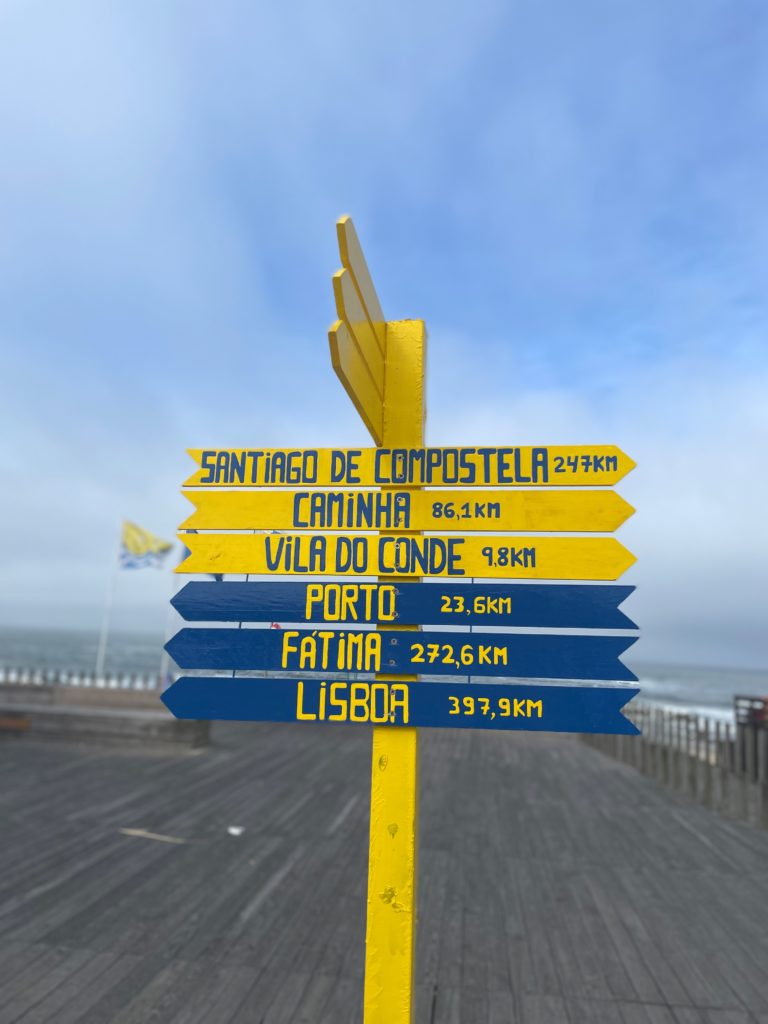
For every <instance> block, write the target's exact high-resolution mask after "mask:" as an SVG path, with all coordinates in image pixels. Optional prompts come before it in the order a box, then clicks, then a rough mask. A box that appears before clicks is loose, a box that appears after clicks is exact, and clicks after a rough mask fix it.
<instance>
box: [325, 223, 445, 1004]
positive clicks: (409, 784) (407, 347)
mask: <svg viewBox="0 0 768 1024" xmlns="http://www.w3.org/2000/svg"><path fill="white" fill-rule="evenodd" d="M337 229H338V236H339V249H340V253H341V261H342V264H343V270H341V271H339V273H338V274H336V275H334V295H335V297H336V308H337V311H338V315H339V320H338V321H337V322H336V323H335V324H334V325H333V327H332V328H331V330H330V332H329V337H330V343H331V360H332V362H333V367H334V369H335V370H336V373H337V374H338V376H339V378H340V380H341V382H342V384H343V385H344V388H345V390H346V391H347V394H348V395H349V397H350V398H351V399H352V402H353V403H354V405H355V408H356V409H357V410H358V412H359V413H360V415H361V417H362V419H363V422H364V423H365V425H366V426H367V427H368V430H369V431H370V433H371V435H372V437H373V439H374V441H375V442H376V444H377V445H379V446H383V447H390V448H420V447H422V446H423V444H424V420H425V411H426V406H425V397H424V375H425V366H426V331H425V329H424V323H423V322H422V321H420V320H400V321H390V322H385V320H384V314H383V313H382V310H381V305H380V303H379V300H378V298H377V296H376V291H375V289H374V287H373V282H372V280H371V276H370V273H369V271H368V267H367V265H366V262H365V257H364V256H363V252H362V249H361V248H360V243H359V241H358V239H357V235H356V233H355V229H354V227H353V225H352V221H351V220H350V218H349V217H342V218H341V220H340V221H339V222H338V225H337ZM387 581H388V582H392V581H393V577H391V576H390V577H388V578H387ZM380 628H382V629H383V628H387V627H386V626H381V627H380ZM395 628H401V629H402V628H403V627H402V626H400V627H395ZM405 628H406V629H407V628H409V627H407V626H406V627H405ZM410 628H412V629H415V628H416V627H415V626H412V627H410ZM382 678H385V679H386V678H387V677H386V676H383V677H382ZM411 678H413V677H411ZM417 773H418V737H417V732H416V729H411V728H398V729H392V728H388V727H386V726H377V727H374V730H373V755H372V763H371V822H370V844H369V853H368V915H367V924H366V937H365V942H366V945H365V996H364V1022H365V1024H411V1021H412V1020H413V954H414V941H415V932H416V854H417V816H418V807H417V782H418V779H417Z"/></svg>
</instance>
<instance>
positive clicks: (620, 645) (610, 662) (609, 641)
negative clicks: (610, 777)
mask: <svg viewBox="0 0 768 1024" xmlns="http://www.w3.org/2000/svg"><path fill="white" fill-rule="evenodd" d="M634 642H635V637H628V636H567V635H565V636H564V635H562V634H547V633H448V632H445V633H436V632H431V633H424V632H418V633H416V632H413V633H410V632H402V631H399V630H397V631H396V630H393V631H390V632H377V631H376V630H372V629H358V630H354V629H343V630H332V629H314V630H299V629H282V630H271V629H216V628H204V627H201V628H197V629H182V630H181V631H180V632H178V633H177V634H176V636H174V637H173V639H171V640H169V641H168V643H167V644H166V645H165V649H166V651H168V653H169V654H170V655H171V657H172V658H173V660H174V661H175V662H176V663H177V664H178V665H179V666H180V667H181V668H186V669H209V668H211V669H266V670H269V671H273V672H333V673H338V672H340V673H343V674H345V673H348V672H384V673H387V674H391V675H396V674H399V673H404V674H419V675H464V676H466V675H484V676H506V677H513V678H518V679H624V680H632V681H634V680H636V679H637V676H636V675H635V674H634V673H633V672H631V671H630V670H629V669H628V668H627V667H626V665H624V664H622V662H620V661H619V655H620V654H622V653H623V652H624V651H626V650H627V648H628V647H630V646H631V645H632V644H633V643H634Z"/></svg>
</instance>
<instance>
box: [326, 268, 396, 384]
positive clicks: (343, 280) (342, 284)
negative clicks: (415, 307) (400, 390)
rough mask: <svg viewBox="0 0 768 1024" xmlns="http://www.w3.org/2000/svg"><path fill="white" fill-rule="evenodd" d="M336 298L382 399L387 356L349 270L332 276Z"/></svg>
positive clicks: (339, 313) (342, 317) (338, 307)
mask: <svg viewBox="0 0 768 1024" xmlns="http://www.w3.org/2000/svg"><path fill="white" fill-rule="evenodd" d="M333 294H334V298H335V299H336V312H337V314H338V317H339V320H342V321H344V323H345V324H346V325H347V327H348V328H349V331H350V333H351V334H352V337H353V339H354V341H355V344H356V345H357V348H358V351H359V352H360V355H361V357H362V360H363V362H364V363H365V366H366V368H367V370H368V373H369V375H370V377H371V380H372V381H373V383H374V384H375V386H376V390H377V392H378V394H379V396H380V397H381V398H383V396H384V355H383V353H382V351H381V349H380V348H379V343H378V341H377V340H376V335H375V334H374V332H373V327H372V326H371V324H370V321H369V320H368V316H367V314H366V312H365V309H364V308H363V304H362V302H361V301H360V296H359V295H358V293H357V289H356V288H355V283H354V281H353V279H352V275H351V274H350V272H349V271H348V270H337V271H336V273H335V274H334V275H333ZM334 369H335V367H334Z"/></svg>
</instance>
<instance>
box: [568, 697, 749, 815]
mask: <svg viewBox="0 0 768 1024" xmlns="http://www.w3.org/2000/svg"><path fill="white" fill-rule="evenodd" d="M764 707H765V702H764V701H763V700H762V698H751V697H750V698H744V697H737V698H736V713H735V715H734V721H733V722H730V721H724V720H718V719H711V718H705V717H704V716H701V715H691V714H688V713H686V712H683V711H674V710H672V709H669V708H662V707H655V706H653V705H650V704H643V703H640V702H635V705H634V706H633V707H632V709H631V710H630V711H628V717H630V718H631V719H632V720H633V721H634V722H635V724H636V725H637V726H638V727H639V729H640V730H641V735H640V736H599V735H585V736H582V737H581V739H582V741H583V742H584V743H586V744H588V745H589V746H591V747H594V748H595V749H596V750H600V751H601V752H602V753H604V754H608V755H609V756H611V757H615V758H616V759H617V760H619V761H623V762H624V763H625V764H628V765H631V766H632V767H633V768H636V769H637V771H639V772H642V774H643V775H649V776H651V777H652V778H654V779H656V780H657V781H658V782H660V783H662V784H663V785H665V786H669V787H670V788H671V789H675V790H677V791H678V792H680V793H683V794H685V795H686V796H687V797H690V798H691V799H693V800H697V801H698V802H699V803H702V804H704V805H705V806H707V807H711V808H713V810H716V811H719V812H721V813H723V814H726V815H729V816H731V817H734V818H738V819H740V820H742V821H748V822H750V823H751V824H753V825H758V826H759V827H761V828H768V722H767V721H766V719H765V718H763V717H762V712H761V709H763V708H764Z"/></svg>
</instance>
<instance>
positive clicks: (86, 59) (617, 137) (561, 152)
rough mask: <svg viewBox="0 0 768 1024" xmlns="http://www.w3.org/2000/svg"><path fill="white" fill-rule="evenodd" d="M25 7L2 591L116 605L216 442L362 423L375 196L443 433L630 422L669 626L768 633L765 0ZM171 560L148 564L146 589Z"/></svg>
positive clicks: (390, 281) (3, 122)
mask: <svg viewBox="0 0 768 1024" xmlns="http://www.w3.org/2000/svg"><path fill="white" fill-rule="evenodd" d="M0 26H1V27H2V31H0V133H2V137H3V139H4V141H5V148H4V158H3V161H2V162H1V163H0V220H2V222H3V225H4V227H3V232H2V235H1V236H0V473H2V475H3V481H4V484H5V488H4V493H3V526H4V533H5V536H6V537H7V538H8V542H7V543H6V544H5V546H4V550H3V554H2V556H1V560H0V570H1V571H2V574H3V591H2V596H1V597H0V601H2V603H1V604H0V616H2V618H4V619H5V620H6V621H29V620H33V621H40V620H41V619H44V620H45V621H46V622H47V623H51V624H53V623H55V622H62V623H63V622H65V621H66V622H67V623H71V622H75V621H77V622H79V623H81V624H84V625H85V624H89V623H93V622H94V621H95V620H96V619H97V618H98V611H99V606H100V603H101V598H102V593H103V588H104V585H105V576H106V574H107V567H108V563H109V560H110V558H111V557H112V553H113V551H114V545H115V541H116V531H117V528H118V523H119V520H120V519H121V518H122V517H123V516H127V517H130V518H134V519H136V520H137V521H138V522H140V523H142V525H145V526H147V527H148V528H150V529H152V530H154V531H155V532H158V533H161V534H166V535H171V534H172V533H173V531H174V529H175V525H176V523H177V522H178V521H180V520H181V518H182V517H183V515H184V504H183V501H182V499H181V498H180V496H179V495H178V489H179V485H180V481H181V480H182V479H183V477H184V476H185V475H186V472H187V460H186V457H185V456H184V449H185V448H186V447H188V446H191V445H195V444H203V445H222V446H223V445H231V444H240V443H243V444H252V445H259V446H267V445H311V444H333V445H343V444H347V443H349V444H360V443H364V442H365V434H364V431H363V430H362V427H361V426H360V424H359V422H358V420H357V417H356V415H355V413H354V411H353V410H352V408H351V406H349V403H348V402H347V400H346V398H345V396H344V395H343V394H342V392H341V390H340V388H339V386H338V384H337V382H336V381H335V380H334V378H333V376H332V373H331V370H330V366H329V361H328V352H327V341H326V337H325V330H326V327H327V325H328V323H329V321H330V320H331V319H332V317H333V308H332V305H333V304H332V299H331V291H330V286H329V276H330V274H331V272H332V271H333V270H334V269H335V267H336V265H337V261H338V257H337V254H336V251H335V240H334V232H333V220H334V219H335V217H336V216H337V215H339V214H340V213H342V212H345V211H348V212H352V213H353V214H354V215H355V217H356V221H357V223H358V227H359V229H360V231H361V235H362V237H363V242H364V245H365V247H366V251H367V253H368V255H369V260H370V263H371V267H372V270H373V273H374V278H375V280H376V282H377V286H378V288H379V291H380V293H381V297H382V299H383V302H384V307H385V310H386V311H387V312H388V314H389V315H390V316H392V317H393V318H397V317H401V316H423V317H425V318H426V319H427V322H428V325H429V327H430V332H431V341H430V346H431V348H430V351H431V358H430V380H431V383H430V404H431V408H430V421H429V422H430V426H429V430H430V440H431V441H432V442H433V443H440V442H441V441H445V442H446V443H448V442H449V443H459V442H460V443H472V442H473V441H485V442H488V443H525V442H526V441H535V442H540V441H545V442H560V443H569V442H570V443H575V442H579V441H608V442H617V443H620V444H621V445H622V446H623V447H625V448H626V450H628V451H629V452H630V453H631V454H632V455H633V456H634V457H636V458H637V460H638V462H639V468H638V470H637V471H635V473H634V474H632V476H631V477H629V478H628V479H627V481H626V483H625V484H622V486H621V488H620V489H621V490H622V492H623V493H624V494H625V495H626V496H627V497H628V498H629V500H631V501H633V502H634V503H635V504H636V505H637V507H638V515H637V516H636V517H635V518H634V519H633V520H632V521H630V523H628V524H627V526H626V527H624V529H623V530H622V537H626V543H627V544H628V546H629V547H631V548H633V549H634V550H635V551H636V553H637V554H638V556H639V563H638V566H637V568H636V569H635V570H633V574H634V578H635V579H636V581H637V582H638V585H639V590H638V594H637V595H636V597H635V598H633V601H634V604H633V606H632V607H633V612H634V614H635V615H636V617H637V618H638V619H640V620H642V621H643V623H644V624H645V625H646V634H647V635H646V638H645V640H644V641H643V645H642V647H641V648H640V650H641V651H642V655H643V657H647V658H649V659H650V658H652V657H660V658H661V657H676V658H679V659H680V660H689V661H695V660H702V661H708V662H710V663H714V662H716V661H727V662H732V663H734V664H736V663H742V664H759V663H761V662H764V659H765V653H766V652H765V648H764V644H765V640H764V637H765V627H764V624H763V622H762V615H761V612H760V608H761V607H762V605H763V604H764V602H763V601H761V589H760V588H761V577H762V575H763V574H764V553H763V549H764V545H763V546H762V547H761V546H760V544H759V541H756V540H755V538H756V536H757V530H758V523H759V517H760V515H761V511H762V509H763V508H765V499H766V493H765V484H764V483H763V482H762V479H761V477H760V474H759V472H758V470H757V469H756V468H755V467H757V466H759V465H760V459H761V457H762V453H763V451H764V447H765V441H766V422H765V414H764V407H765V403H764V400H763V397H762V396H763V394H764V393H765V384H766V367H767V366H768V360H767V359H766V348H765V336H766V326H768V316H767V315H766V303H765V294H766V287H765V285H766V280H765V267H766V266H768V216H766V214H765V212H764V203H763V201H762V191H763V184H762V183H763V182H764V180H765V179H766V176H768V166H767V164H768V158H767V157H766V151H765V147H764V146H762V145H761V142H760V140H761V139H762V138H764V136H765V128H766V124H765V121H766V107H765V103H764V96H765V95H767V94H768V91H767V90H768V82H767V81H766V76H767V74H768V73H767V72H766V68H765V62H764V61H763V60H762V53H763V52H764V50H765V43H766V33H767V30H768V19H766V18H765V14H764V11H763V10H762V8H761V6H760V5H759V4H756V3H754V2H752V0H750V2H747V3H746V4H743V5H737V6H735V7H734V5H732V4H728V3H727V2H725V0H702V2H699V3H696V4H694V3H692V2H690V3H687V4H683V7H682V8H678V7H672V6H670V5H669V4H663V3H661V2H660V0H652V2H650V3H646V4H643V5H635V6H634V7H632V8H631V9H630V8H627V7H626V6H624V7H621V8H619V7H616V6H611V5H607V4H605V3H604V2H601V0H588V2H587V3H586V4H582V5H578V6H574V5H573V4H568V3H567V2H566V0H545V2H544V3H540V2H534V0H522V2H521V3H517V4H515V5H509V4H503V3H500V2H496V0H484V2H480V3H471V4H470V3H465V4H460V5H458V6H455V5H454V6H453V7H452V8H451V9H450V11H449V10H448V9H446V8H445V6H444V5H442V6H441V5H439V4H437V3H435V2H417V3H409V4H406V3H404V2H394V3H391V4H389V5H385V6H383V7H379V8H377V9H376V10H375V12H374V11H373V10H372V9H369V8H366V7H364V6H360V5H359V4H358V5H355V4H353V3H351V2H338V3H335V4H332V5H330V6H329V5H328V4H327V3H320V2H304V3H301V4H299V5H298V7H293V8H290V9H289V8H286V7H285V6H282V7H281V6H280V5H271V6H269V5H261V6H260V7H254V6H253V5H251V4H246V3H244V2H238V0H225V2H223V3H220V4H217V5H210V4H203V3H194V2H192V3H184V4H181V3H178V2H176V3H168V4H163V5H158V4H153V3H149V2H148V0H138V2H136V3H132V4H130V5H122V6H119V5H104V4H101V3H98V2H96V0H75V2H73V3H70V4H67V5H58V6H57V5H54V4H51V3H46V2H42V0H38V2H37V3H25V4H21V3H6V4H4V5H3V6H2V9H1V10H0ZM166 587H167V580H166V579H165V578H164V577H163V576H162V575H160V574H157V575H154V574H151V573H136V574H133V575H132V574H123V577H122V578H121V588H120V592H119V593H118V605H119V608H118V611H119V609H120V608H123V611H124V614H125V618H124V620H122V621H123V622H124V623H125V624H128V623H129V622H130V623H131V624H145V625H155V624H156V623H157V622H158V620H162V618H163V617H164V603H165V600H166ZM121 602H122V604H121ZM119 621H121V620H120V619H119V615H118V622H119ZM639 656H640V654H638V657H639Z"/></svg>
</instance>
